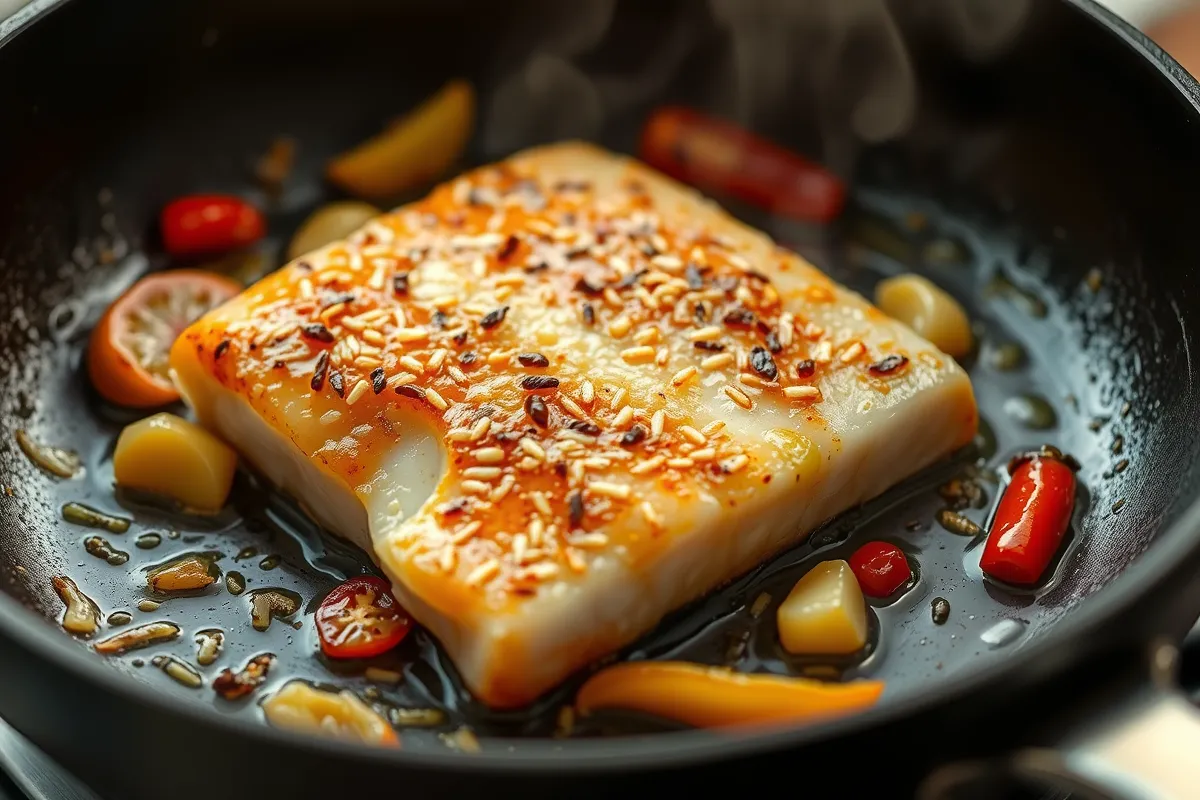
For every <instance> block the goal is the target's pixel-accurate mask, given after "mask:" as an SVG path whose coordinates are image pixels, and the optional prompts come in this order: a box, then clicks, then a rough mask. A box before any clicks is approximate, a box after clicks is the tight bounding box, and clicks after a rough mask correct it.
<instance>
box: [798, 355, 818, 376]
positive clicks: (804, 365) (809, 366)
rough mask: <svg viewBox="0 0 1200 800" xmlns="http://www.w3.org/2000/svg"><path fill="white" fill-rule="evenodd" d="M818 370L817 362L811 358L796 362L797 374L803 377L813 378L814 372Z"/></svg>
mask: <svg viewBox="0 0 1200 800" xmlns="http://www.w3.org/2000/svg"><path fill="white" fill-rule="evenodd" d="M816 371H817V364H816V362H814V361H813V360H812V359H811V358H806V359H804V360H803V361H801V362H800V363H798V364H796V375H798V376H799V377H801V378H811V377H812V374H813V373H814V372H816Z"/></svg>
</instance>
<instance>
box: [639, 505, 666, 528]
mask: <svg viewBox="0 0 1200 800" xmlns="http://www.w3.org/2000/svg"><path fill="white" fill-rule="evenodd" d="M638 508H640V509H641V511H642V516H643V517H645V518H646V521H647V522H649V523H650V527H652V528H655V529H657V530H662V529H663V527H664V520H663V518H662V515H661V514H659V513H658V511H656V510H655V508H654V506H652V505H650V501H648V500H644V501H642V504H641V505H640V506H638Z"/></svg>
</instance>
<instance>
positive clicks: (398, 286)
mask: <svg viewBox="0 0 1200 800" xmlns="http://www.w3.org/2000/svg"><path fill="white" fill-rule="evenodd" d="M392 291H393V292H395V293H396V294H408V273H407V272H397V273H396V274H395V275H393V276H392Z"/></svg>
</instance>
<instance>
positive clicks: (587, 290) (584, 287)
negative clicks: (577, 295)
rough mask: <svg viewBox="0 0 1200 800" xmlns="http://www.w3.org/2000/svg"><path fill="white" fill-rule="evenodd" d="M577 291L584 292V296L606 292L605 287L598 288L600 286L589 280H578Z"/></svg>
mask: <svg viewBox="0 0 1200 800" xmlns="http://www.w3.org/2000/svg"><path fill="white" fill-rule="evenodd" d="M575 290H576V291H578V292H583V293H584V294H588V295H593V296H594V295H598V294H602V293H603V292H604V287H603V286H598V285H596V284H594V283H592V282H591V281H589V280H588V279H587V278H580V279H579V280H577V281H576V282H575Z"/></svg>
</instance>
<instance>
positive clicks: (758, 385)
mask: <svg viewBox="0 0 1200 800" xmlns="http://www.w3.org/2000/svg"><path fill="white" fill-rule="evenodd" d="M738 383H740V384H743V385H745V386H749V387H751V388H753V389H763V388H766V387H768V386H774V385H775V384H774V383H768V382H767V381H764V380H763V379H762V378H760V377H758V376H757V375H751V374H750V373H749V372H743V373H741V374H739V375H738Z"/></svg>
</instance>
